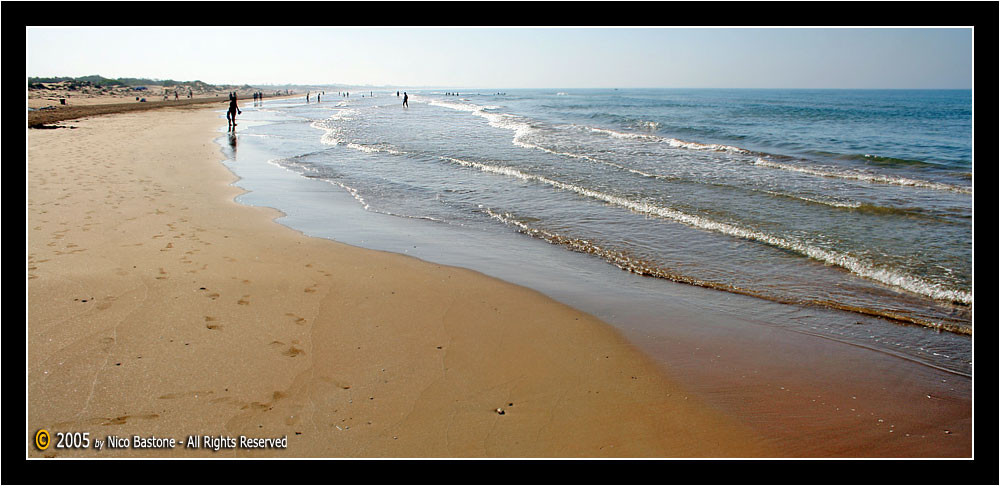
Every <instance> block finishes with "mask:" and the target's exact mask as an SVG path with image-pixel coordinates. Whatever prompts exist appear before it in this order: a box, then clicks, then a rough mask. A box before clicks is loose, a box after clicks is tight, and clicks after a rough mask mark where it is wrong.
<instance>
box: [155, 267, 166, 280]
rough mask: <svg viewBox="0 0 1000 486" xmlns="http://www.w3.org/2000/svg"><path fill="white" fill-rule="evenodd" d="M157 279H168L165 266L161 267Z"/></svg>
mask: <svg viewBox="0 0 1000 486" xmlns="http://www.w3.org/2000/svg"><path fill="white" fill-rule="evenodd" d="M156 279H157V280H166V279H167V271H166V270H164V269H163V267H160V276H159V277H156Z"/></svg>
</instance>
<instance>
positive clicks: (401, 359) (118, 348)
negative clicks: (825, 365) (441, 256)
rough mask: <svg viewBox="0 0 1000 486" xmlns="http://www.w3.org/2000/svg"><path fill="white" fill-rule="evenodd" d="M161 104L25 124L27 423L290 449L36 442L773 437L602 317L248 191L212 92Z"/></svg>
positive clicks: (429, 446) (571, 449) (566, 443)
mask: <svg viewBox="0 0 1000 486" xmlns="http://www.w3.org/2000/svg"><path fill="white" fill-rule="evenodd" d="M149 121H150V118H149V114H148V113H124V114H118V115H111V116H104V117H98V118H91V119H84V120H77V121H74V122H72V125H73V126H74V127H76V128H75V129H68V128H64V129H54V130H29V131H28V136H27V138H28V163H27V169H28V177H27V183H28V195H27V200H28V203H27V204H28V229H27V237H28V271H27V274H28V277H27V278H28V323H27V341H28V346H27V350H28V359H27V393H28V399H27V405H28V414H27V422H28V423H27V426H28V429H29V435H32V434H33V433H34V432H35V431H36V430H38V429H42V428H44V429H47V430H48V431H49V432H50V433H52V434H55V433H57V432H64V433H65V432H88V433H89V436H90V439H91V440H92V441H93V440H102V441H103V440H105V438H106V437H107V436H109V435H118V436H123V437H132V436H141V437H149V436H157V437H170V438H175V439H177V440H179V441H183V440H185V439H186V438H187V436H189V435H198V436H205V435H209V436H232V437H238V436H239V435H245V436H248V437H255V438H274V437H278V438H280V437H286V436H287V449H266V450H248V449H241V448H235V449H223V450H220V451H218V452H214V451H211V450H206V449H187V448H184V447H183V446H181V445H178V446H177V447H176V448H174V449H153V450H149V449H134V448H129V449H109V448H107V446H105V448H104V449H103V450H99V451H98V450H94V449H93V448H91V449H86V450H79V449H57V448H55V447H52V446H50V447H49V448H48V449H47V450H45V451H38V450H36V448H35V447H34V446H33V445H29V446H28V452H27V455H28V457H41V456H46V457H53V456H55V457H122V456H126V457H136V456H139V457H185V456H200V457H245V456H270V457H689V456H695V457H734V456H735V457H756V456H773V455H778V454H779V453H778V452H777V451H775V450H774V449H772V448H770V446H769V445H768V444H767V443H766V441H764V440H762V439H761V438H760V437H759V436H757V435H755V433H754V432H753V431H752V430H751V429H749V428H748V427H747V426H745V425H741V424H739V423H738V422H737V421H736V420H735V418H734V417H731V416H727V415H723V414H721V413H718V412H717V411H715V410H714V409H712V408H711V407H709V406H707V405H706V404H705V403H704V402H701V401H699V400H698V399H697V398H696V397H695V396H694V395H692V394H690V393H687V392H686V391H685V390H684V389H683V388H680V387H678V386H677V385H676V384H675V383H673V382H671V381H668V379H667V378H666V375H665V374H664V373H663V372H662V370H661V368H659V366H658V365H657V364H656V363H654V362H653V361H652V360H651V359H650V358H648V357H647V356H646V355H644V354H642V353H640V352H639V351H638V350H637V348H635V347H634V346H633V345H632V344H630V343H629V342H627V341H626V340H625V339H623V337H622V336H621V335H620V334H619V333H618V332H617V331H615V330H614V329H613V328H611V327H610V326H608V325H607V324H605V323H603V322H601V321H599V320H597V319H596V318H594V317H591V316H589V315H587V314H584V313H581V312H578V311H576V310H574V309H571V308H569V307H566V306H564V305H562V304H559V303H557V302H554V301H552V300H550V299H549V298H547V297H545V296H543V295H541V294H539V293H536V292H534V291H531V290H527V289H525V288H522V287H518V286H515V285H511V284H508V283H505V282H502V281H499V280H496V279H493V278H489V277H486V276H484V275H482V274H478V273H476V272H472V271H468V270H463V269H458V268H451V267H444V266H440V265H435V264H431V263H427V262H423V261H420V260H416V259H414V258H411V257H407V256H402V255H396V254H389V253H381V252H375V251H370V250H364V249H359V248H355V247H350V246H347V245H343V244H339V243H336V242H333V241H328V240H322V239H315V238H309V237H306V236H303V235H302V234H300V233H298V232H296V231H293V230H291V229H288V228H286V227H284V226H281V225H279V224H277V223H275V222H274V221H273V219H274V218H275V217H277V216H278V215H279V213H278V212H277V211H274V210H271V209H266V208H255V207H247V206H242V205H239V204H237V203H235V202H234V200H233V198H234V197H235V196H236V195H238V194H239V193H240V192H241V190H240V189H238V188H236V187H234V186H232V185H231V183H232V182H233V181H234V180H235V177H234V176H233V175H232V174H231V173H230V172H229V171H228V170H227V169H226V168H225V167H224V166H223V165H222V164H221V163H220V160H221V158H222V156H221V154H220V150H219V146H218V145H217V144H216V143H214V141H213V139H214V138H216V137H218V135H219V133H218V132H217V131H216V130H217V128H218V127H220V126H224V124H225V121H224V119H223V118H222V117H221V114H220V112H219V111H215V110H210V109H203V110H172V109H166V110H160V111H158V112H157V113H156V117H155V125H153V126H150V124H149ZM498 410H500V411H502V412H503V413H502V414H501V413H499V412H498ZM31 442H32V441H31V440H30V437H29V444H31Z"/></svg>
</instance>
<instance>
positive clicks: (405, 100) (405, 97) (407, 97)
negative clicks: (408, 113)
mask: <svg viewBox="0 0 1000 486" xmlns="http://www.w3.org/2000/svg"><path fill="white" fill-rule="evenodd" d="M409 99H410V97H409V96H406V91H403V106H405V107H407V108H409V107H410V104H409V103H407V100H409Z"/></svg>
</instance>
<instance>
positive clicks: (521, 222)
mask: <svg viewBox="0 0 1000 486" xmlns="http://www.w3.org/2000/svg"><path fill="white" fill-rule="evenodd" d="M482 209H483V211H484V212H485V213H486V214H487V215H488V216H490V217H492V218H493V219H496V220H498V221H500V222H502V223H504V224H505V225H507V226H512V227H514V228H516V229H517V230H518V232H520V233H523V234H526V235H528V236H532V237H535V238H539V239H542V240H544V241H546V242H548V243H551V244H555V245H560V246H564V247H567V248H569V249H570V250H572V251H576V252H580V253H588V254H591V255H595V256H598V257H600V258H602V259H603V260H605V261H606V262H608V263H611V264H613V265H615V266H616V267H618V268H620V269H622V270H625V271H628V272H631V273H635V274H637V275H643V276H649V277H656V278H662V279H665V280H670V281H673V282H678V283H684V284H688V285H694V286H698V287H704V288H710V289H714V290H721V291H725V292H731V293H736V294H741V295H748V296H751V297H757V298H762V299H766V300H770V301H773V302H780V303H784V304H797V305H815V306H822V307H829V308H835V309H840V310H845V311H850V312H855V313H859V314H865V315H871V316H878V317H885V318H889V319H893V320H897V321H900V322H905V323H909V324H917V325H921V326H925V327H930V328H934V329H940V330H946V331H950V332H955V333H959V334H971V332H972V330H971V329H970V328H968V327H966V326H962V325H958V324H954V323H948V322H936V321H931V320H927V319H922V318H917V317H913V316H910V315H905V314H901V313H899V312H894V311H892V310H888V309H872V308H865V307H860V306H856V305H851V304H845V303H841V302H835V301H831V300H820V299H806V300H803V299H792V298H784V297H780V296H776V295H772V294H769V293H766V292H761V291H758V290H754V289H747V288H744V287H739V286H735V285H731V284H725V283H719V282H712V281H708V280H703V279H699V278H696V277H692V276H690V275H684V274H680V273H677V272H673V271H670V270H669V269H666V268H663V267H662V266H661V265H658V264H656V263H653V262H650V261H648V260H645V259H642V258H637V257H634V256H632V255H631V254H629V253H628V252H626V251H622V250H615V249H610V248H606V247H604V246H602V245H600V244H597V243H595V242H593V241H590V240H586V239H582V238H574V237H570V236H566V235H560V234H558V233H553V232H551V231H547V230H544V229H541V228H535V227H532V226H530V225H529V224H527V218H518V217H516V216H515V215H513V214H511V213H509V212H498V211H494V210H493V209H491V208H482Z"/></svg>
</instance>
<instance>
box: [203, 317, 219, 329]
mask: <svg viewBox="0 0 1000 486" xmlns="http://www.w3.org/2000/svg"><path fill="white" fill-rule="evenodd" d="M216 321H218V319H216V318H215V317H212V316H205V327H206V328H208V329H212V330H215V329H222V326H221V325H219V324H218V323H217V322H216Z"/></svg>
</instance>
